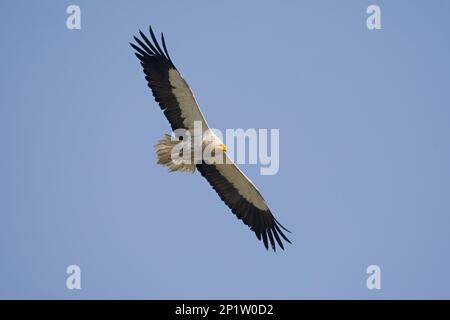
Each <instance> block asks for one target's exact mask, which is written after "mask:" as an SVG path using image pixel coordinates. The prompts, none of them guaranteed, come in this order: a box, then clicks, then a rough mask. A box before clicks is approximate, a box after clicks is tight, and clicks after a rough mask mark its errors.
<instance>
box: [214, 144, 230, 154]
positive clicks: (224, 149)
mask: <svg viewBox="0 0 450 320" xmlns="http://www.w3.org/2000/svg"><path fill="white" fill-rule="evenodd" d="M216 149H218V150H220V151H222V152H227V146H226V145H224V144H223V143H219V144H217V145H216Z"/></svg>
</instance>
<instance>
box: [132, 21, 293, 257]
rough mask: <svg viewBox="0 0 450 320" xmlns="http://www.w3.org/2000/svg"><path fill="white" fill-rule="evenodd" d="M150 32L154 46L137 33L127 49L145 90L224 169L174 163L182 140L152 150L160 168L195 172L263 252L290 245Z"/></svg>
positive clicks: (200, 163)
mask: <svg viewBox="0 0 450 320" xmlns="http://www.w3.org/2000/svg"><path fill="white" fill-rule="evenodd" d="M149 31H150V36H151V40H152V41H150V40H149V39H148V38H147V37H146V36H145V35H144V33H143V32H142V31H139V34H140V36H141V39H139V38H137V37H134V40H135V41H136V44H133V43H130V45H131V46H132V47H133V49H134V50H136V52H135V55H136V57H137V58H138V59H139V60H140V63H141V65H142V67H143V69H144V73H145V79H146V80H147V82H148V86H149V87H150V89H151V90H152V93H153V96H154V98H155V100H156V102H157V103H158V104H159V106H160V108H161V110H162V111H163V112H164V115H165V116H166V118H167V120H168V121H169V123H170V125H171V127H172V130H173V131H174V132H175V131H176V130H179V129H182V130H183V129H184V130H187V131H189V133H190V134H191V135H192V136H193V135H194V122H197V123H201V130H202V139H203V140H201V143H202V147H203V148H204V147H205V145H206V144H211V143H212V144H213V145H214V149H215V150H218V151H221V152H223V154H222V156H223V157H224V158H225V161H224V162H222V163H220V162H217V163H211V162H207V161H205V160H203V159H202V160H200V161H196V162H192V163H191V164H180V163H179V162H175V161H172V159H171V155H172V151H173V147H174V146H175V145H176V144H178V143H180V142H182V141H180V140H182V138H179V140H177V141H174V139H172V138H171V136H169V135H166V136H165V137H164V138H163V139H161V140H160V141H159V142H158V144H157V145H156V146H155V148H156V152H157V157H158V163H159V164H162V165H165V166H167V167H168V168H169V170H170V171H188V172H194V171H195V169H197V170H198V171H199V172H200V174H201V175H202V176H203V177H204V178H205V179H206V180H207V181H208V182H209V184H210V185H211V186H212V188H213V189H214V190H215V191H216V192H217V194H218V195H219V197H220V198H221V199H222V201H223V202H225V204H226V205H227V206H228V207H229V208H230V209H231V211H232V212H233V213H234V214H235V215H236V216H237V218H238V219H240V220H242V221H243V222H244V223H245V224H246V225H247V226H248V227H249V228H250V229H251V230H252V231H253V232H255V234H256V237H257V238H258V239H259V240H262V241H263V243H264V246H265V247H266V249H268V248H269V243H270V246H271V247H272V249H273V250H274V251H275V250H276V243H278V245H279V246H280V247H281V248H282V249H284V246H283V241H282V239H284V240H285V241H286V242H288V243H291V242H290V241H289V239H288V238H287V237H286V236H285V235H284V233H283V231H282V229H283V230H285V231H287V232H290V231H289V230H287V229H286V228H284V227H283V226H282V225H281V224H280V223H279V222H278V221H277V219H275V217H274V216H273V215H272V213H271V212H270V209H269V207H268V206H267V204H266V201H265V200H264V198H263V197H262V195H261V194H260V193H259V191H258V189H256V187H255V185H254V184H253V183H252V182H251V181H250V179H249V178H247V176H246V175H245V174H244V173H243V172H242V171H241V170H240V169H239V168H238V167H237V166H236V164H235V163H233V162H232V161H231V159H230V158H229V157H228V155H227V154H226V146H225V145H224V144H223V143H222V142H221V141H220V140H219V139H218V138H217V137H216V136H215V135H214V134H213V133H211V130H209V126H208V124H207V122H206V120H205V118H204V116H203V114H202V112H201V111H200V108H199V106H198V104H197V102H196V100H195V97H194V94H193V93H192V91H191V89H190V87H189V85H188V84H187V83H186V81H185V80H184V79H183V77H182V76H181V74H180V73H179V72H178V70H177V68H176V67H175V66H174V64H173V63H172V60H171V58H170V56H169V54H168V52H167V47H166V43H165V40H164V35H163V34H161V43H162V47H163V49H161V47H160V45H159V43H158V41H157V40H156V37H155V35H154V33H153V30H152V28H151V27H150V28H149ZM192 136H191V137H192ZM281 238H282V239H281Z"/></svg>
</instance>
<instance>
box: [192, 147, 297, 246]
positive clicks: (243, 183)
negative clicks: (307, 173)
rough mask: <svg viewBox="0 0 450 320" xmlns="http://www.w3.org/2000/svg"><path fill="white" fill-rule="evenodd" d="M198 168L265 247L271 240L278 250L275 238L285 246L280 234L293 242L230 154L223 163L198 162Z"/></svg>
mask: <svg viewBox="0 0 450 320" xmlns="http://www.w3.org/2000/svg"><path fill="white" fill-rule="evenodd" d="M197 170H198V171H199V172H200V173H201V175H202V176H203V177H205V178H206V180H208V182H209V184H210V185H211V186H212V187H213V188H214V190H215V191H216V192H217V194H218V195H219V197H220V198H221V199H222V201H223V202H225V204H226V205H227V206H228V207H229V208H230V209H231V211H232V212H233V213H234V214H235V215H236V216H237V218H238V219H240V220H242V221H243V222H244V223H245V224H246V225H247V226H249V227H250V229H251V230H252V231H254V232H255V234H256V237H257V238H258V239H259V240H261V239H262V240H263V242H264V246H265V247H266V249H268V247H269V242H270V245H271V247H272V249H273V250H274V251H275V250H276V245H275V241H276V243H278V245H279V246H280V247H281V248H282V249H284V246H283V242H282V240H281V238H283V239H284V240H285V241H287V242H289V243H291V242H290V241H289V239H288V238H287V237H286V236H285V235H284V233H283V231H282V229H284V230H285V231H287V232H290V231H289V230H287V229H286V228H284V227H283V226H282V225H281V224H280V223H279V222H278V221H277V219H275V217H274V216H273V215H272V213H271V212H270V209H269V207H268V206H267V204H266V201H265V200H264V198H263V197H262V196H261V194H260V193H259V191H258V189H256V187H255V185H254V184H253V183H252V182H251V181H250V179H249V178H247V176H246V175H245V174H244V173H243V172H242V171H241V170H240V169H239V168H238V167H237V166H236V164H234V163H233V161H232V160H231V159H230V158H229V157H228V156H227V161H225V162H224V163H223V164H206V163H201V164H197ZM280 236H281V238H280Z"/></svg>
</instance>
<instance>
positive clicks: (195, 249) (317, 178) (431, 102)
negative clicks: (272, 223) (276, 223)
mask: <svg viewBox="0 0 450 320" xmlns="http://www.w3.org/2000/svg"><path fill="white" fill-rule="evenodd" d="M373 3H376V4H378V5H379V6H380V7H381V12H382V30H375V31H369V30H368V29H367V27H366V18H367V14H366V8H367V7H368V6H369V5H370V4H373ZM70 4H77V5H79V6H80V7H81V14H82V28H81V30H68V29H67V28H66V25H65V23H66V18H67V14H66V13H65V11H66V8H67V6H68V5H70ZM449 9H450V3H449V2H448V1H444V0H441V1H438V0H435V1H431V2H430V1H400V0H399V1H377V2H372V1H361V0H358V1H356V0H355V1H339V2H337V1H331V0H330V1H312V0H310V1H278V2H277V3H276V4H275V2H274V1H246V2H242V1H226V2H225V1H221V2H218V1H206V0H205V1H189V2H188V1H104V0H102V1H81V0H80V1H73V2H72V1H70V2H69V1H48V0H47V1H39V2H30V1H23V0H22V1H1V2H0V21H1V22H0V24H1V28H0V41H1V43H2V50H1V52H0V56H1V59H0V65H1V72H0V88H1V94H0V147H1V155H2V156H1V157H0V176H1V178H0V298H33V299H34V298H44V299H45V298H61V299H74V298H87V299H91V298H146V299H155V298H180V299H183V298H190V299H198V298H210V299H214V298H235V299H240V298H265V299H278V298H285V299H302V298H306V299H309V298H319V299H324V298H325V299H327V298H338V299H347V298H361V299H380V298H388V299H392V298H450V274H449V272H448V270H449V269H450V259H449V258H450V257H449V252H450V233H449V227H450V197H449V194H450V169H449V163H450V143H449V138H450V125H449V124H450V110H449V106H450V90H448V87H449V83H450V62H449V59H448V57H450V46H449V41H448V39H449V32H450V21H449V20H448V13H449V12H450V11H449ZM149 24H151V25H152V26H154V28H155V30H156V31H158V32H160V31H163V32H164V33H165V36H166V40H167V44H168V49H169V52H170V53H171V57H172V59H173V61H174V63H175V65H176V66H177V67H178V69H179V70H180V71H181V73H182V74H183V75H184V76H185V78H186V80H187V81H188V83H189V84H190V86H191V87H192V89H193V90H194V92H195V94H196V97H197V100H198V102H199V104H200V106H201V107H202V110H203V112H204V114H205V116H206V117H207V119H208V122H209V124H210V125H212V126H213V127H216V128H219V129H226V128H268V129H270V128H279V129H280V170H279V173H278V174H277V175H274V176H261V175H260V174H259V166H257V165H246V166H242V168H243V169H244V170H245V172H247V174H248V175H249V176H250V178H251V179H252V180H253V181H254V182H255V183H256V184H257V185H258V186H259V188H260V190H261V192H262V193H263V194H264V196H265V198H266V200H267V201H268V203H269V205H270V207H271V209H272V212H273V213H274V214H275V215H276V217H277V218H278V219H279V220H280V222H281V223H283V224H284V225H286V226H287V227H288V228H289V229H291V230H292V231H293V233H292V235H291V239H292V241H293V243H294V244H293V245H292V246H288V247H287V250H286V251H284V252H277V253H276V254H274V253H273V252H267V251H265V250H264V249H263V246H262V244H261V243H259V242H258V241H257V240H256V238H255V236H254V235H253V234H252V233H251V232H250V231H249V230H248V228H247V227H246V226H244V225H243V224H242V223H241V222H240V221H238V220H237V219H236V218H235V217H234V216H233V215H232V214H231V213H230V211H229V209H228V208H227V207H226V206H225V205H224V204H223V203H222V202H221V201H220V199H219V198H218V196H217V195H216V194H215V192H214V191H213V190H212V189H211V188H210V187H209V185H208V184H207V183H206V181H204V180H203V178H202V177H201V176H200V175H199V174H198V173H196V174H194V175H193V176H192V175H187V174H169V173H167V172H166V169H165V168H163V167H161V166H157V165H156V164H155V154H154V151H153V145H154V143H155V142H156V141H157V140H158V139H159V138H161V137H162V135H163V134H164V133H168V132H169V128H170V127H169V125H168V123H167V121H166V120H165V119H164V117H163V115H162V114H161V112H160V110H159V109H158V107H157V105H156V104H155V103H154V101H153V99H152V96H151V94H150V92H149V91H148V89H147V87H146V83H145V80H144V78H143V73H142V71H141V68H140V66H139V64H138V62H137V59H136V58H135V57H134V55H133V53H132V50H131V48H130V47H129V45H128V42H129V41H131V39H132V35H134V34H136V33H137V30H138V29H140V28H141V29H146V28H147V26H148V25H149ZM72 264H76V265H79V266H80V267H81V270H82V289H81V290H68V289H67V288H66V277H67V274H66V273H65V271H66V267H67V266H68V265H72ZM372 264H376V265H379V266H380V268H381V271H382V277H381V279H382V280H381V281H382V289H381V290H368V289H367V288H366V278H367V274H366V268H367V266H369V265H372Z"/></svg>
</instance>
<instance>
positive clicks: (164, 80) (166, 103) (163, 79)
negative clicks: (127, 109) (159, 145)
mask: <svg viewBox="0 0 450 320" xmlns="http://www.w3.org/2000/svg"><path fill="white" fill-rule="evenodd" d="M149 31H150V37H151V39H152V41H150V40H149V39H148V38H147V37H146V36H145V34H144V33H143V32H142V31H139V34H140V36H141V39H139V38H137V37H134V40H135V41H136V43H137V45H136V44H134V43H130V45H131V46H132V47H133V49H134V50H136V52H135V54H136V57H138V59H139V60H140V61H141V65H142V68H143V69H144V73H145V79H146V80H147V82H148V86H149V87H150V89H151V90H152V93H153V96H154V97H155V100H156V102H158V104H159V106H160V107H161V109H162V110H163V112H164V114H165V116H166V118H167V120H169V123H170V125H171V127H172V130H173V131H175V130H176V129H186V130H191V131H192V130H193V126H194V121H201V123H202V127H203V131H205V130H206V129H207V128H208V124H207V123H206V121H205V118H204V117H203V114H202V112H201V111H200V108H199V106H198V104H197V101H196V100H195V97H194V94H193V93H192V91H191V88H189V85H188V84H187V83H186V81H185V80H184V79H183V77H182V76H181V74H180V73H179V72H178V70H177V69H176V68H175V66H174V64H173V62H172V60H171V59H170V56H169V53H168V52H167V48H166V42H165V40H164V35H163V34H161V43H162V46H163V49H161V47H160V45H159V43H158V41H157V40H156V37H155V35H154V33H153V30H152V28H151V27H150V28H149Z"/></svg>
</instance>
